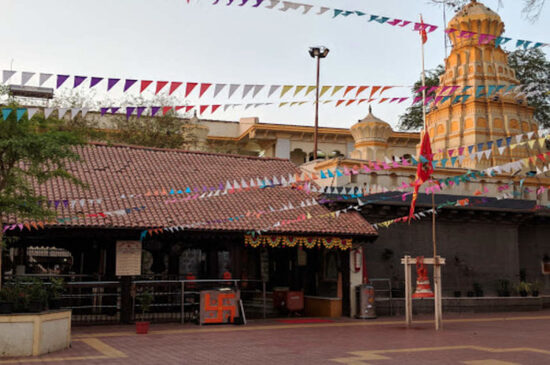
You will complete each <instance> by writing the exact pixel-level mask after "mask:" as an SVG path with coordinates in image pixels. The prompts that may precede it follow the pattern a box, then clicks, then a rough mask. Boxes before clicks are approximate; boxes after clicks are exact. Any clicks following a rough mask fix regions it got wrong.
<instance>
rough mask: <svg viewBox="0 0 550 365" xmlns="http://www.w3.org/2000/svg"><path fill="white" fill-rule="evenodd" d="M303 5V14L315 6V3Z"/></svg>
mask: <svg viewBox="0 0 550 365" xmlns="http://www.w3.org/2000/svg"><path fill="white" fill-rule="evenodd" d="M301 5H302V6H303V7H304V12H303V13H302V14H307V13H308V12H309V11H310V10H311V8H313V5H308V4H301Z"/></svg>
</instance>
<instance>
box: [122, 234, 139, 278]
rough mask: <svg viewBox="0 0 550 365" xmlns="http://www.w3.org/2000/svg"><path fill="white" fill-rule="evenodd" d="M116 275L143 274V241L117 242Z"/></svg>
mask: <svg viewBox="0 0 550 365" xmlns="http://www.w3.org/2000/svg"><path fill="white" fill-rule="evenodd" d="M116 275H117V276H134V275H141V241H117V242H116Z"/></svg>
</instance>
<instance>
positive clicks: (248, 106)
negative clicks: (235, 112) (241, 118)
mask: <svg viewBox="0 0 550 365" xmlns="http://www.w3.org/2000/svg"><path fill="white" fill-rule="evenodd" d="M252 105H254V104H246V105H245V106H244V110H246V109H248V108H250V107H251V106H252Z"/></svg>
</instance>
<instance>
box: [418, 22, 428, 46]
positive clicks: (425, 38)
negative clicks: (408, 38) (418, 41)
mask: <svg viewBox="0 0 550 365" xmlns="http://www.w3.org/2000/svg"><path fill="white" fill-rule="evenodd" d="M420 24H421V25H420V31H419V33H420V36H421V37H422V44H426V42H427V41H428V33H426V27H425V26H424V20H422V16H421V17H420Z"/></svg>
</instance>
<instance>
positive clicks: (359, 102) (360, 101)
mask: <svg viewBox="0 0 550 365" xmlns="http://www.w3.org/2000/svg"><path fill="white" fill-rule="evenodd" d="M365 101H367V99H359V101H358V102H357V104H361V103H364V102H365Z"/></svg>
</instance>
